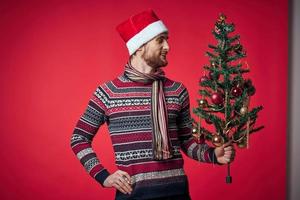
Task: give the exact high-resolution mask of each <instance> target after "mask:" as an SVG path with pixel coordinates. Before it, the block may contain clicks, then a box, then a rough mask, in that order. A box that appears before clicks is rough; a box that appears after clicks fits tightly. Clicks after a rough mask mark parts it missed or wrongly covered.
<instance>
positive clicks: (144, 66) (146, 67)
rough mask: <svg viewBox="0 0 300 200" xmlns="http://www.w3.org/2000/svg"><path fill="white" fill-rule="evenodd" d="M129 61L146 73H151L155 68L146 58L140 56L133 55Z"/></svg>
mask: <svg viewBox="0 0 300 200" xmlns="http://www.w3.org/2000/svg"><path fill="white" fill-rule="evenodd" d="M129 62H130V64H131V66H132V67H133V68H135V69H136V70H138V71H139V72H142V73H144V74H150V73H152V72H154V70H155V69H154V68H153V67H150V66H149V65H148V64H147V63H146V62H145V60H144V59H142V58H139V57H133V58H131V59H130V60H129Z"/></svg>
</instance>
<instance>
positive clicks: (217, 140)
mask: <svg viewBox="0 0 300 200" xmlns="http://www.w3.org/2000/svg"><path fill="white" fill-rule="evenodd" d="M211 142H212V143H213V145H215V146H216V147H220V146H222V145H223V144H224V139H223V137H221V136H220V135H214V136H213V137H212V139H211Z"/></svg>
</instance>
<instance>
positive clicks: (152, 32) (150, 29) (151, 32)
mask: <svg viewBox="0 0 300 200" xmlns="http://www.w3.org/2000/svg"><path fill="white" fill-rule="evenodd" d="M167 31H168V29H167V27H166V26H165V25H164V23H163V22H162V21H161V20H159V21H156V22H153V23H152V24H149V25H148V26H146V27H145V28H144V29H143V30H141V31H140V32H139V33H137V34H136V35H135V36H133V37H132V38H131V39H130V40H128V42H127V43H126V46H127V48H128V51H129V55H132V54H133V53H134V52H135V51H136V50H138V48H140V47H141V46H142V45H143V44H145V43H147V42H149V41H150V40H151V39H153V38H154V37H155V36H157V35H159V34H161V33H163V32H167Z"/></svg>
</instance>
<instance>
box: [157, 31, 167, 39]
mask: <svg viewBox="0 0 300 200" xmlns="http://www.w3.org/2000/svg"><path fill="white" fill-rule="evenodd" d="M159 37H164V38H168V37H169V34H168V32H163V33H161V34H159V35H157V36H156V37H155V38H159Z"/></svg>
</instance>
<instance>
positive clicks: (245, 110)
mask: <svg viewBox="0 0 300 200" xmlns="http://www.w3.org/2000/svg"><path fill="white" fill-rule="evenodd" d="M247 112H248V108H247V107H246V106H243V107H242V108H241V109H240V113H241V115H245V114H246V113H247Z"/></svg>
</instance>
